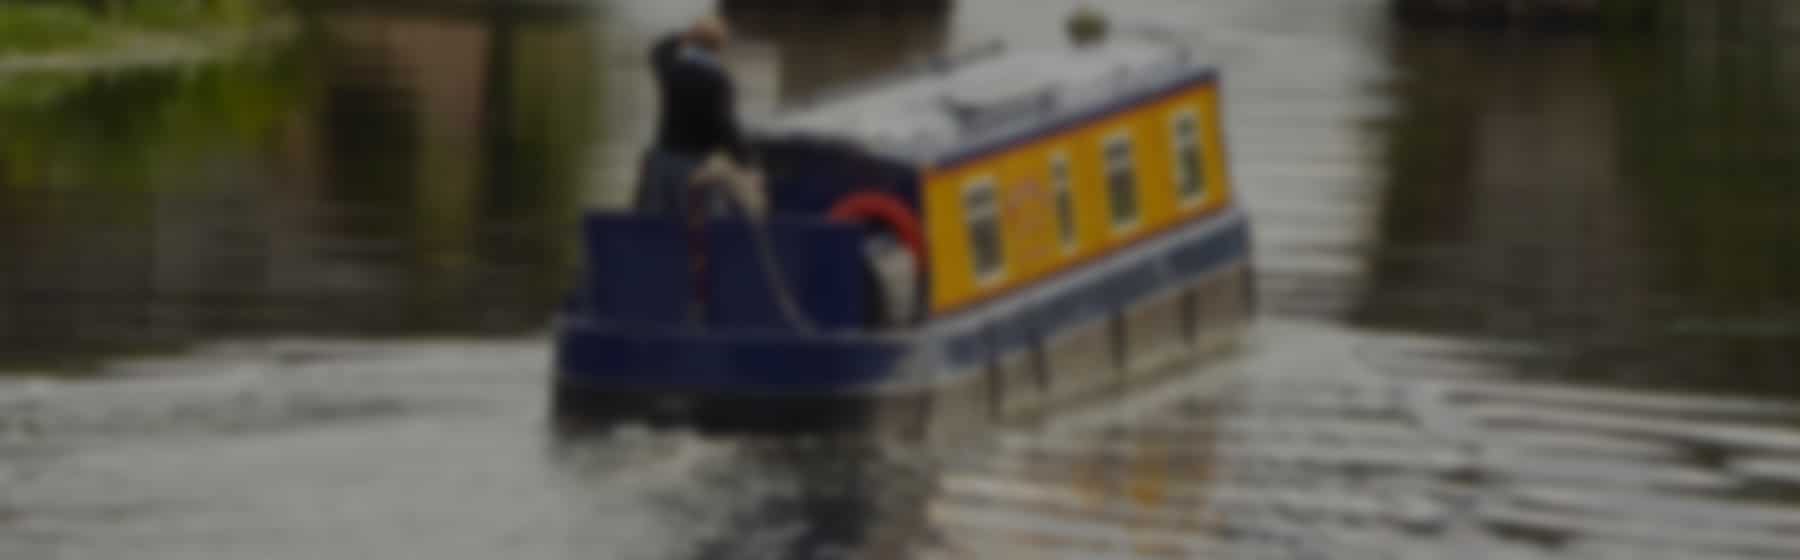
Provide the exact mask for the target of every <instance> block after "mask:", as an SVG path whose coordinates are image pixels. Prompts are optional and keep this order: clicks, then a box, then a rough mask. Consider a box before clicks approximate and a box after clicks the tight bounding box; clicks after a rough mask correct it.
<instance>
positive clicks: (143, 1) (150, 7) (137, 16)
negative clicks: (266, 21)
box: [113, 0, 266, 30]
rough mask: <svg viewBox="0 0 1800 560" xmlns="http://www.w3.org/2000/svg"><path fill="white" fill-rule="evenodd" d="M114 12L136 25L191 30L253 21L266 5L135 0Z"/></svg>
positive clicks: (247, 0) (233, 0) (245, 0)
mask: <svg viewBox="0 0 1800 560" xmlns="http://www.w3.org/2000/svg"><path fill="white" fill-rule="evenodd" d="M113 15H114V19H116V20H118V21H120V22H122V23H124V24H126V25H130V26H133V27H140V28H145V29H159V30H191V29H196V28H206V27H218V26H242V25H250V24H254V23H255V22H257V21H258V20H259V18H261V17H263V16H264V15H266V9H265V8H264V6H263V3H262V2H260V1H258V0H135V1H127V2H122V7H119V8H115V10H114V13H113Z"/></svg>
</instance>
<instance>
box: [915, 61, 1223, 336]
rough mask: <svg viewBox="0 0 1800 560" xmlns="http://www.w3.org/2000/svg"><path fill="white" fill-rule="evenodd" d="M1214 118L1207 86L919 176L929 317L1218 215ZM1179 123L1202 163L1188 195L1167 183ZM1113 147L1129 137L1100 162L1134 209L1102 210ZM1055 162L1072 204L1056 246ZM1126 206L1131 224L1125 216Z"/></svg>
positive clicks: (1219, 134)
mask: <svg viewBox="0 0 1800 560" xmlns="http://www.w3.org/2000/svg"><path fill="white" fill-rule="evenodd" d="M1219 109H1220V104H1219V89H1218V85H1217V82H1216V81H1208V82H1202V83H1199V84H1196V85H1194V86H1193V87H1190V88H1187V89H1183V90H1180V91H1177V92H1174V93H1171V94H1169V95H1166V96H1162V97H1160V98H1157V99H1154V100H1151V101H1148V102H1146V103H1145V104H1142V105H1138V106H1134V107H1131V108H1128V109H1125V110H1121V111H1118V112H1116V113H1112V114H1109V115H1105V116H1102V117H1099V118H1096V119H1091V120H1088V121H1085V122H1083V123H1081V124H1079V125H1076V126H1074V127H1072V128H1059V129H1057V130H1055V131H1052V132H1049V133H1046V134H1045V135H1043V136H1041V137H1038V138H1034V139H1030V140H1026V141H1024V142H1021V143H1018V144H1016V145H1014V146H1013V147H1011V148H1009V149H1007V150H1005V151H1002V152H998V153H995V154H993V155H990V156H985V157H982V158H980V159H977V160H973V161H969V162H965V163H960V164H957V165H956V166H955V167H953V168H945V169H930V170H926V172H925V173H924V174H923V176H924V177H925V179H924V194H923V199H924V206H925V208H924V211H925V222H926V240H927V243H928V244H929V247H930V260H931V271H932V272H931V294H932V301H931V309H932V311H933V312H934V313H944V312H951V311H956V310H958V309H961V308H963V307H966V306H969V305H972V304H975V303H979V302H982V301H985V300H987V299H990V298H993V297H997V296H999V295H1002V294H1006V293H1009V292H1012V291H1014V290H1017V289H1020V288H1024V287H1027V286H1028V285H1030V284H1032V283H1034V282H1037V281H1039V280H1043V279H1045V278H1047V277H1049V276H1051V275H1054V274H1056V273H1059V272H1063V271H1066V270H1070V269H1073V268H1076V267H1079V266H1082V265H1083V264H1086V263H1087V262H1089V261H1091V260H1093V259H1095V258H1098V257H1101V256H1104V255H1105V254H1107V253H1109V252H1112V251H1116V250H1118V249H1121V248H1123V247H1126V246H1128V245H1131V244H1133V243H1135V242H1138V241H1140V240H1143V239H1144V238H1145V237H1147V236H1149V235H1152V234H1155V233H1157V232H1160V231H1163V230H1166V229H1168V228H1170V227H1172V226H1176V225H1179V224H1181V223H1184V222H1187V221H1190V220H1192V219H1195V218H1198V217H1200V216H1203V215H1206V214H1210V213H1212V212H1214V211H1216V210H1219V209H1221V208H1225V207H1226V206H1227V205H1229V204H1230V203H1231V198H1232V196H1233V194H1232V191H1231V186H1230V184H1229V181H1230V176H1229V173H1228V171H1227V167H1226V160H1225V157H1226V150H1225V144H1224V134H1223V130H1222V127H1221V125H1220V114H1219ZM1184 115H1191V116H1192V121H1191V122H1192V128H1191V129H1190V130H1191V131H1192V133H1193V134H1194V135H1195V137H1197V139H1198V144H1199V145H1198V147H1197V149H1198V153H1200V154H1203V155H1204V157H1203V158H1201V163H1200V167H1201V169H1202V171H1201V173H1200V175H1201V177H1203V178H1204V182H1203V183H1202V188H1200V189H1199V190H1198V191H1197V192H1196V191H1193V190H1190V191H1187V192H1188V196H1183V194H1182V191H1181V189H1182V188H1183V187H1182V183H1180V182H1179V181H1178V178H1179V177H1180V176H1181V174H1182V166H1181V165H1180V163H1179V161H1180V158H1179V157H1178V155H1177V154H1178V153H1179V151H1178V150H1177V146H1179V145H1181V144H1182V142H1180V141H1178V140H1177V139H1178V137H1180V136H1181V135H1182V134H1183V132H1181V131H1179V130H1178V127H1182V126H1185V125H1179V124H1178V123H1179V122H1180V121H1181V119H1182V117H1183V116H1184ZM1121 138H1128V139H1129V156H1120V155H1118V153H1119V152H1112V153H1113V154H1114V155H1113V156H1112V157H1111V158H1110V161H1112V162H1114V163H1115V164H1116V163H1119V162H1124V161H1127V160H1128V161H1129V163H1130V165H1131V169H1132V170H1133V176H1134V178H1135V181H1134V182H1135V189H1134V192H1135V197H1136V202H1135V204H1131V203H1129V201H1126V200H1124V199H1119V200H1121V204H1118V205H1117V206H1119V207H1120V208H1114V206H1115V205H1114V203H1113V201H1114V200H1115V197H1114V196H1113V194H1114V193H1113V192H1111V190H1110V189H1109V186H1110V181H1109V179H1110V178H1111V177H1110V176H1109V156H1108V154H1109V147H1112V148H1113V149H1115V150H1116V149H1117V145H1118V142H1119V139H1121ZM1058 160H1062V161H1065V162H1066V163H1067V168H1066V169H1067V176H1068V178H1069V180H1068V182H1067V185H1068V191H1069V199H1068V200H1069V201H1070V202H1072V204H1070V205H1069V206H1071V207H1072V208H1070V209H1071V210H1072V214H1073V216H1072V217H1073V224H1072V226H1071V228H1070V230H1069V231H1068V232H1067V233H1071V234H1072V235H1071V236H1069V237H1067V238H1065V236H1064V233H1065V231H1064V229H1063V227H1064V226H1063V223H1062V217H1063V213H1062V212H1060V211H1059V204H1060V202H1059V199H1058V197H1059V195H1058V193H1057V190H1058V189H1057V182H1056V181H1055V180H1054V175H1053V169H1054V168H1055V166H1056V165H1057V164H1056V163H1055V162H1057V161H1058ZM1121 192H1123V191H1121ZM1133 206H1135V208H1136V210H1137V212H1136V216H1135V219H1129V216H1130V215H1131V212H1129V210H1131V209H1132V207H1133ZM996 226H997V227H996ZM996 237H997V241H998V243H997V247H998V249H997V251H996V250H993V249H987V250H983V249H980V248H978V246H981V247H993V246H994V245H996V244H995V243H978V242H977V240H979V239H993V238H996ZM1065 240H1066V241H1068V243H1065V242H1064V241H1065ZM995 253H998V255H997V257H998V258H997V259H996V258H995V257H996V255H995ZM978 260H980V262H979V263H978V262H977V261H978ZM996 261H998V262H997V263H996ZM978 268H983V269H985V270H979V271H978Z"/></svg>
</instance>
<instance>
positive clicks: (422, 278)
mask: <svg viewBox="0 0 1800 560" xmlns="http://www.w3.org/2000/svg"><path fill="white" fill-rule="evenodd" d="M398 4H404V5H405V6H406V7H404V8H398V7H397V8H392V9H380V8H369V9H358V10H351V11H340V12H327V13H324V14H319V15H318V16H317V17H316V18H309V19H308V20H307V22H306V24H305V25H301V26H298V30H297V31H296V32H295V33H294V34H293V35H292V36H290V37H289V38H288V39H287V40H285V41H281V42H279V44H277V45H275V46H271V47H267V48H261V49H258V50H256V51H254V52H248V53H238V54H235V55H233V56H230V57H227V58H225V59H222V60H218V61H215V62H209V63H201V64H194V65H191V66H184V67H180V68H167V67H151V68H141V69H132V68H123V69H120V68H114V69H110V70H107V71H105V72H83V71H79V70H74V69H70V70H65V71H34V72H30V73H21V72H11V73H7V74H3V75H0V371H5V372H8V373H6V374H4V375H0V558H5V559H8V560H11V559H15V558H16V559H30V560H36V559H65V558H67V559H86V558H132V559H162V558H168V559H196V558H269V559H280V558H296V559H299V558H320V557H333V558H372V557H435V558H471V559H473V558H497V557H509V558H584V559H586V558H620V559H675V558H682V559H687V558H694V559H701V558H889V557H892V558H982V559H986V558H1013V557H1020V558H1102V557H1103V558H1257V559H1262V558H1295V559H1312V558H1359V559H1360V558H1464V557H1468V558H1509V559H1510V558H1526V559H1531V558H1556V559H1561V558H1602V559H1612V558H1633V559H1637V558H1649V559H1654V558H1683V559H1686V558H1729V559H1753V558H1788V557H1794V556H1796V555H1800V538H1796V537H1794V536H1793V534H1794V529H1795V528H1796V527H1800V501H1796V499H1797V498H1800V382H1797V381H1796V380H1797V379H1800V377H1796V376H1795V375H1794V374H1795V373H1796V372H1800V359H1797V358H1800V356H1797V355H1796V354H1797V352H1800V351H1797V350H1796V348H1800V344H1796V343H1800V259H1796V258H1794V257H1795V256H1797V255H1800V221H1796V220H1794V219H1792V213H1793V211H1794V210H1795V209H1800V191H1795V190H1794V189H1793V188H1791V186H1790V183H1791V182H1792V180H1793V179H1794V178H1795V177H1796V176H1800V173H1797V171H1800V154H1796V153H1795V152H1794V151H1793V150H1792V149H1791V148H1790V146H1791V145H1793V140H1794V139H1795V138H1796V137H1800V105H1797V103H1800V102H1796V101H1795V100H1796V99H1800V95H1796V94H1797V93H1800V92H1796V91H1794V88H1795V87H1796V84H1800V64H1796V62H1797V61H1800V51H1796V50H1795V49H1794V48H1792V47H1791V46H1790V45H1789V44H1788V43H1786V42H1785V41H1784V40H1783V39H1782V38H1781V36H1782V34H1780V33H1770V34H1768V37H1767V38H1763V37H1762V34H1748V33H1740V34H1730V33H1727V34H1696V35H1692V36H1682V37H1662V38H1659V39H1657V40H1634V39H1615V40H1596V39H1588V38H1581V37H1575V36H1566V35H1564V36H1558V35H1540V36H1526V35H1518V34H1506V33H1458V32H1447V31H1434V32H1429V33H1427V32H1418V31H1406V30H1401V29H1396V28H1394V27H1392V26H1391V25H1390V24H1389V23H1388V21H1387V19H1386V8H1385V3H1384V2H1381V1H1378V0H1341V1H1337V2H1318V1H1303V0H1280V1H1271V0H1185V1H1176V0H1119V1H1111V2H1106V3H1104V5H1105V7H1106V9H1107V10H1108V12H1109V13H1110V14H1112V15H1113V17H1114V18H1115V20H1116V23H1117V24H1118V25H1120V26H1122V27H1132V26H1145V27H1155V28H1159V29H1162V30H1165V31H1171V32H1174V33H1175V34H1176V35H1177V36H1179V37H1182V38H1183V39H1184V40H1187V41H1191V42H1193V43H1194V44H1196V45H1198V46H1201V47H1203V48H1204V49H1205V52H1206V53H1207V56H1210V57H1212V58H1213V59H1214V60H1216V61H1217V62H1218V64H1219V65H1220V66H1221V67H1222V68H1223V70H1224V75H1225V80H1226V93H1227V101H1226V103H1227V112H1228V117H1227V121H1228V122H1227V131H1228V134H1229V139H1230V142H1231V151H1232V160H1231V164H1232V166H1233V168H1232V173H1233V175H1234V178H1235V181H1236V183H1237V185H1238V187H1239V188H1240V189H1241V190H1242V191H1243V193H1244V196H1245V198H1246V200H1247V204H1248V206H1249V207H1250V209H1251V211H1252V212H1253V217H1254V220H1255V228H1256V239H1257V245H1258V254H1257V257H1256V266H1257V269H1258V271H1259V274H1260V287H1261V290H1260V297H1261V299H1262V301H1261V302H1260V303H1261V309H1262V310H1263V317H1262V319H1261V320H1260V323H1259V325H1258V326H1257V328H1256V331H1255V332H1254V333H1253V336H1252V337H1251V339H1250V340H1249V342H1248V343H1247V344H1246V346H1245V348H1244V349H1243V351H1242V352H1241V353H1240V354H1239V355H1238V356H1235V357H1234V358H1232V359H1230V360H1228V361H1226V362H1224V363H1220V364H1214V365H1211V366H1209V367H1204V368H1198V369H1196V370H1195V371H1194V372H1192V374H1190V375H1188V376H1185V377H1182V378H1180V379H1177V380H1175V381H1172V382H1171V383H1170V384H1168V385H1167V386H1162V387H1158V388H1156V389H1155V390H1152V391H1147V392H1144V393H1142V394H1136V395H1126V396H1122V397H1120V398H1118V399H1116V400H1112V401H1108V402H1103V403H1098V404H1096V405H1094V406H1091V407H1086V408H1082V409H1077V410H1071V411H1069V412H1067V413H1066V414H1062V415H1059V416H1057V417H1055V418H1052V419H1049V420H1048V421H1046V422H1044V423H1042V424H1040V425H1033V426H1012V427H1006V428H1001V429H997V430H995V431H994V432H993V433H992V434H989V435H986V436H983V437H980V438H978V439H977V440H976V441H972V442H970V443H968V444H965V445H961V446H956V447H925V446H920V445H915V444H910V443H907V442H885V443H848V442H839V441H823V440H798V439H754V440H752V439H715V438H705V437H700V436H697V435H693V434H685V433H669V432H652V431H649V430H639V429H627V430H624V431H621V432H616V433H609V434H587V433H579V432H572V431H565V430H558V429H554V428H553V427H552V426H551V424H550V423H549V422H547V421H546V420H545V417H544V416H545V415H544V405H545V398H544V397H545V390H546V387H545V381H546V379H547V374H548V364H547V353H548V343H547V340H546V339H545V337H544V330H545V327H546V318H547V313H548V312H549V310H550V309H551V308H552V307H553V306H554V305H555V304H556V303H557V302H558V301H559V300H560V298H561V292H562V290H563V289H564V288H565V287H566V286H567V284H568V281H569V279H570V275H571V271H572V265H573V263H574V260H575V256H574V253H575V250H576V247H575V246H574V242H575V240H574V238H573V236H572V235H571V233H572V231H573V227H574V224H575V222H576V220H577V218H578V216H579V212H580V211H581V209H582V208H586V207H596V206H617V205H620V204H623V203H624V202H625V200H626V198H627V197H628V193H629V190H628V189H627V188H626V185H628V184H629V179H630V177H631V176H632V172H633V169H634V166H635V164H636V161H637V157H638V154H639V153H640V150H641V147H642V145H643V143H644V141H645V140H646V139H647V138H648V136H649V134H650V131H651V128H652V126H653V125H654V123H653V122H652V120H651V116H652V115H653V114H654V110H655V104H654V100H653V99H652V97H651V95H650V87H651V86H650V84H649V82H648V78H647V76H646V68H645V63H644V54H645V53H644V49H645V46H646V45H647V43H648V42H649V41H651V40H652V39H653V38H654V37H655V35H656V34H657V33H658V32H660V31H662V30H667V29H671V28H673V27H675V26H678V25H680V24H681V23H682V22H684V21H685V20H687V19H688V18H690V17H691V16H693V15H695V14H697V13H699V12H701V11H703V10H705V9H707V8H708V7H709V5H710V4H711V2H708V1H704V0H681V1H673V0H662V1H657V2H641V1H635V0H611V1H599V2H597V4H596V5H595V6H594V7H593V8H592V9H591V10H582V11H572V12H564V11H561V10H557V9H535V10H529V11H517V12H508V11H499V12H494V13H479V12H478V11H472V10H439V11H430V10H423V9H420V8H419V6H420V5H421V4H422V3H398ZM956 4H957V6H956V7H955V8H954V9H953V10H951V11H949V12H947V13H943V14H915V15H903V14H893V13H859V12H857V11H855V10H847V11H846V10H837V11H834V12H833V13H832V14H829V15H810V14H804V13H797V12H792V11H788V12H778V11H771V12H753V13H745V14H738V15H735V16H734V19H735V20H736V21H737V23H738V26H739V28H740V32H741V34H742V35H743V37H742V41H741V44H740V45H739V48H738V49H737V50H736V52H734V53H733V55H732V57H731V64H732V65H733V67H734V69H735V70H736V71H737V72H738V74H739V76H740V80H741V81H742V82H743V89H744V90H745V91H746V97H747V99H746V100H745V103H746V111H747V112H748V113H750V114H751V115H758V114H766V112H767V111H769V110H772V109H773V108H774V107H776V106H778V105H780V104H781V103H783V102H784V101H786V100H790V99H794V98H798V97H803V96H805V95H807V94H809V93H813V92H816V91H819V90H820V89H822V88H825V87H829V86H830V85H833V84H837V83H842V82H843V81H846V80H852V79H855V78H858V77H862V76H866V75H869V74H872V73H877V72H880V71H881V70H883V69H885V68H890V67H892V66H894V65H897V64H901V63H904V62H905V61H907V60H910V59H912V58H914V57H917V56H919V55H921V54H924V53H930V52H935V51H939V50H942V49H946V48H959V47H966V46H973V45H979V44H983V43H986V42H988V41H992V40H1004V41H1006V42H1008V43H1009V44H1010V45H1013V46H1015V47H1028V46H1031V45H1044V44H1054V43H1057V42H1060V41H1061V40H1062V37H1061V35H1060V29H1061V23H1062V22H1061V18H1063V17H1064V16H1065V15H1066V14H1068V13H1069V12H1070V11H1071V10H1072V9H1074V7H1075V6H1076V5H1077V4H1078V2H1075V1H1063V0H1054V1H1045V0H962V1H960V2H957V3H956ZM1771 6H1776V7H1777V8H1778V6H1779V4H1772V5H1771ZM1777 8H1772V9H1777ZM1796 11H1800V10H1796ZM1771 16H1772V18H1771V19H1772V20H1773V21H1796V20H1800V17H1793V16H1800V14H1784V13H1782V14H1778V13H1774V12H1771ZM1773 16H1779V17H1773ZM1771 27H1779V26H1771Z"/></svg>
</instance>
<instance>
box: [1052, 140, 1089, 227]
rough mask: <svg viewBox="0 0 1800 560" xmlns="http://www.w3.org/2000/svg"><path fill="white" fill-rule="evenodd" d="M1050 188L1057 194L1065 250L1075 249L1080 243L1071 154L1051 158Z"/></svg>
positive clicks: (1057, 209)
mask: <svg viewBox="0 0 1800 560" xmlns="http://www.w3.org/2000/svg"><path fill="white" fill-rule="evenodd" d="M1050 188H1051V189H1052V192H1054V193H1055V196H1056V225H1057V231H1058V232H1059V233H1061V234H1062V246H1063V250H1064V251H1073V250H1074V249H1075V247H1076V246H1077V245H1079V244H1080V241H1081V240H1080V239H1079V238H1077V237H1076V230H1075V192H1074V190H1075V189H1074V185H1072V184H1071V180H1070V177H1069V156H1068V155H1067V154H1060V153H1059V154H1056V156H1055V157H1052V158H1051V159H1050Z"/></svg>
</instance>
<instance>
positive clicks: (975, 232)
mask: <svg viewBox="0 0 1800 560" xmlns="http://www.w3.org/2000/svg"><path fill="white" fill-rule="evenodd" d="M961 194H962V197H961V204H962V214H963V228H964V232H965V233H966V234H967V235H968V239H969V266H970V268H969V270H970V272H972V273H973V274H974V276H975V283H976V284H977V285H989V284H993V283H994V282H997V281H999V280H1000V279H1001V278H1004V277H1006V227H1005V224H1003V223H1001V217H1002V212H1001V208H1000V187H999V181H997V180H996V179H995V177H994V176H992V175H982V176H980V177H976V178H973V179H970V180H969V181H968V182H967V183H965V184H964V185H963V189H962V193H961ZM984 227H991V228H992V234H991V235H992V245H990V246H987V247H989V248H987V249H984V242H983V241H982V240H981V236H982V235H983V233H982V229H983V228H984ZM990 250H991V255H990V254H989V251H990ZM990 260H991V262H990Z"/></svg>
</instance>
